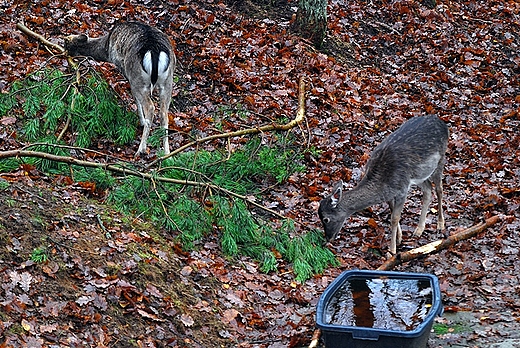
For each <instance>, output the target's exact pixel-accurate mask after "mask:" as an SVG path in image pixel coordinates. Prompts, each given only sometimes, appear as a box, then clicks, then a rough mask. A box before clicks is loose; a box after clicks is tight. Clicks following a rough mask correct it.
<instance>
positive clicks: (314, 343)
mask: <svg viewBox="0 0 520 348" xmlns="http://www.w3.org/2000/svg"><path fill="white" fill-rule="evenodd" d="M320 336H321V330H320V329H316V330H314V333H313V334H312V340H311V344H309V348H316V347H317V346H318V341H319V340H320Z"/></svg>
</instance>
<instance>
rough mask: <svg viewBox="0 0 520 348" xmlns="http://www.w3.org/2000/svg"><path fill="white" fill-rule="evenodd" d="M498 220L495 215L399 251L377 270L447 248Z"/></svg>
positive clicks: (389, 267)
mask: <svg viewBox="0 0 520 348" xmlns="http://www.w3.org/2000/svg"><path fill="white" fill-rule="evenodd" d="M500 220H501V218H500V216H498V215H495V216H492V217H490V218H489V219H487V220H486V221H484V222H482V223H480V224H478V225H475V226H472V227H469V228H466V229H465V230H463V231H461V232H459V233H456V234H454V235H451V236H449V237H448V238H446V239H442V240H438V241H435V242H431V243H428V244H426V245H423V246H421V247H419V248H415V249H413V250H410V251H406V252H404V253H400V254H397V255H395V256H392V257H391V258H390V259H388V260H387V261H386V262H385V263H383V264H382V265H381V266H379V268H378V270H379V271H388V270H391V269H392V268H394V267H395V266H397V265H400V264H401V263H404V262H408V261H410V260H413V259H416V258H418V257H421V256H426V255H429V254H432V253H437V252H439V251H441V250H444V249H447V248H449V247H451V246H452V245H454V244H455V243H457V242H459V241H461V240H465V239H468V238H471V237H473V236H474V235H476V234H477V233H480V232H481V231H483V230H484V229H486V228H488V227H489V226H492V225H494V224H496V223H497V222H499V221H500Z"/></svg>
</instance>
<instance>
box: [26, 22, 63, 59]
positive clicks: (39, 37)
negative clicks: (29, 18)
mask: <svg viewBox="0 0 520 348" xmlns="http://www.w3.org/2000/svg"><path fill="white" fill-rule="evenodd" d="M16 27H17V28H18V29H19V30H20V31H21V32H22V33H24V34H26V35H28V36H31V37H33V38H35V39H36V40H38V41H40V42H41V43H42V44H44V45H45V46H47V47H50V48H54V49H55V50H58V51H59V52H60V53H65V49H64V48H63V47H61V46H60V45H58V44H55V43H53V42H50V41H49V40H47V39H46V38H45V37H43V36H42V35H40V34H37V33H35V32H34V31H32V30H31V29H29V28H27V27H26V26H25V25H23V24H22V23H16Z"/></svg>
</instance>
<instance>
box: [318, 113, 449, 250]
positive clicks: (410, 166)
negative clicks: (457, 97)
mask: <svg viewBox="0 0 520 348" xmlns="http://www.w3.org/2000/svg"><path fill="white" fill-rule="evenodd" d="M448 134H449V132H448V126H447V125H446V124H445V123H444V122H443V121H441V120H440V119H439V118H438V117H436V116H422V117H414V118H412V119H410V120H408V121H407V122H405V123H404V124H403V125H402V126H401V127H400V128H399V129H398V130H396V131H395V132H394V133H392V134H390V135H389V136H388V137H387V138H386V139H384V140H383V142H381V144H379V145H378V146H377V147H376V148H375V149H374V151H373V152H372V154H371V156H370V159H369V160H368V163H367V166H366V173H365V175H364V177H363V178H362V179H361V181H360V182H359V184H358V185H357V186H356V187H354V188H353V189H352V190H350V191H346V192H344V191H343V182H339V183H338V184H336V186H335V187H334V190H333V192H332V194H331V195H329V196H327V197H326V198H324V199H323V200H322V201H321V202H320V206H319V209H318V214H319V216H320V220H321V222H322V223H323V227H324V229H325V238H326V239H327V241H332V240H333V239H334V238H335V237H336V235H337V234H338V232H339V231H340V230H341V227H342V226H343V224H344V222H345V220H346V219H347V218H348V217H350V216H351V215H352V214H353V213H355V212H357V211H360V210H363V209H365V208H368V207H370V206H372V205H374V204H379V203H382V202H388V205H389V206H390V210H391V230H392V239H391V243H390V252H391V253H392V254H395V253H396V249H397V244H400V243H401V238H402V231H401V226H400V225H399V220H400V218H401V212H402V210H403V205H404V202H405V200H406V195H407V193H408V190H409V189H410V186H412V185H418V186H419V187H420V188H421V189H422V192H423V197H422V201H423V202H422V209H421V217H420V218H419V224H418V226H417V228H416V229H415V232H414V235H415V236H420V235H421V234H422V232H423V231H424V227H425V220H426V213H427V212H428V206H429V204H430V202H431V198H432V182H433V183H434V184H435V191H436V193H437V200H438V208H437V210H438V218H437V230H442V229H444V214H443V211H442V171H443V167H444V160H445V153H446V148H447V145H448Z"/></svg>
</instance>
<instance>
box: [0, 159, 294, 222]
mask: <svg viewBox="0 0 520 348" xmlns="http://www.w3.org/2000/svg"><path fill="white" fill-rule="evenodd" d="M12 157H36V158H43V159H46V160H50V161H54V162H60V163H67V164H70V165H77V166H81V167H87V168H100V169H104V170H108V171H110V172H113V173H118V174H123V175H132V176H137V177H140V178H143V179H146V180H155V181H161V182H167V183H170V184H179V185H190V186H198V187H206V188H210V189H213V190H217V191H220V192H223V193H225V194H227V195H230V196H232V197H235V198H239V199H242V200H244V201H245V202H247V203H249V204H251V205H254V206H255V207H258V208H260V209H263V210H265V211H267V212H269V213H271V214H273V215H275V216H277V217H279V218H281V219H285V216H283V215H281V214H279V213H277V212H276V211H274V210H272V209H269V208H267V207H264V206H263V205H261V204H258V203H256V202H254V201H252V200H251V199H249V198H247V197H246V196H243V195H241V194H238V193H235V192H233V191H230V190H227V189H225V188H223V187H220V186H217V185H215V184H211V183H205V182H200V181H191V180H180V179H172V178H165V177H161V176H155V175H154V174H153V173H151V174H150V173H142V172H140V171H138V170H134V169H130V168H127V167H124V166H122V165H120V164H117V163H113V164H109V163H98V162H89V161H83V160H79V159H77V158H74V157H71V156H58V155H53V154H50V153H46V152H39V151H29V150H9V151H0V159H3V158H12Z"/></svg>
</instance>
